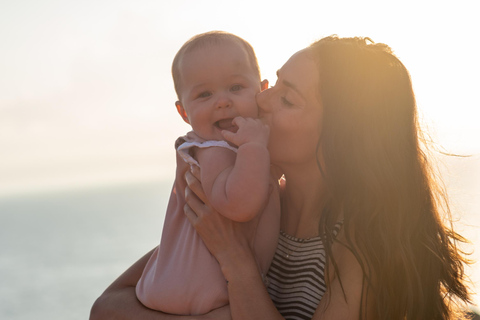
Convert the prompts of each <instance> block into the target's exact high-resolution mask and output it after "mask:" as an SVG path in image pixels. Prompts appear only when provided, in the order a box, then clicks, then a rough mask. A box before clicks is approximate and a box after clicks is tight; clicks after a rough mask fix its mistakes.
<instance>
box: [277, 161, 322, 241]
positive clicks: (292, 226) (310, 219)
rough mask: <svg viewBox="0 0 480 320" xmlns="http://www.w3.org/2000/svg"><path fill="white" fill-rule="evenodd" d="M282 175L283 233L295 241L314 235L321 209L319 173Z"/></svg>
mask: <svg viewBox="0 0 480 320" xmlns="http://www.w3.org/2000/svg"><path fill="white" fill-rule="evenodd" d="M302 171H303V172H285V180H286V182H285V186H284V188H283V190H282V194H281V204H282V219H281V227H282V229H283V231H284V232H286V233H287V234H290V235H292V236H295V237H297V238H311V237H314V236H317V235H318V224H319V222H320V215H321V212H322V211H323V208H324V206H325V185H324V180H323V178H322V176H321V174H320V171H319V170H318V169H317V170H313V171H312V170H309V171H308V172H305V171H304V170H302Z"/></svg>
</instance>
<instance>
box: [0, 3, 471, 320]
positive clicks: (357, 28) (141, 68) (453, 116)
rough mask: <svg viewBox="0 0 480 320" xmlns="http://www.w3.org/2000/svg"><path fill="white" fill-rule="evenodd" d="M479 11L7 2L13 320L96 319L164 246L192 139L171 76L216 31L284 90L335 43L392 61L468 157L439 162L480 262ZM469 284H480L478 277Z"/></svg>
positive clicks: (3, 187) (5, 153) (7, 246)
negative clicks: (167, 214)
mask: <svg viewBox="0 0 480 320" xmlns="http://www.w3.org/2000/svg"><path fill="white" fill-rule="evenodd" d="M476 2H477V1H475V0H465V1H464V0H460V1H456V2H452V1H409V0H405V1H401V2H400V1H370V0H366V1H353V0H352V1H304V0H298V1H294V2H292V1H283V0H276V1H252V0H244V1H241V2H235V3H230V2H228V3H227V2H225V1H221V0H203V1H193V0H177V1H163V0H161V1H158V0H156V1H150V0H137V1H130V0H117V1H113V0H96V1H93V0H84V1H69V0H39V1H32V0H17V1H8V2H7V1H2V2H0V241H1V243H3V244H4V245H3V246H2V249H1V251H0V252H1V254H0V278H1V279H2V286H1V287H0V318H2V319H16V320H17V319H31V318H35V319H86V318H87V317H88V314H89V310H90V307H91V305H92V303H93V302H94V300H95V298H96V297H97V296H98V295H100V294H101V292H102V291H103V290H104V289H105V288H106V286H107V285H108V284H109V283H111V282H112V281H113V280H114V279H115V278H116V277H117V276H118V275H119V274H120V273H121V272H122V271H123V270H125V269H126V268H127V267H128V266H130V265H131V264H132V263H133V262H134V261H135V260H137V259H138V258H140V257H141V256H142V255H143V254H144V253H146V252H147V251H148V250H150V249H151V248H153V247H154V246H155V245H156V244H157V243H158V241H159V239H160V234H161V228H162V223H163V214H164V211H165V207H166V203H167V201H168V196H169V193H170V189H171V184H172V182H173V178H174V167H175V166H174V150H173V142H174V140H175V138H176V137H177V136H179V135H181V134H183V133H185V132H186V131H188V130H189V128H188V127H187V125H186V124H184V123H183V121H182V119H181V118H180V117H179V116H178V115H177V113H176V110H175V108H174V102H175V100H176V96H175V92H174V89H173V84H172V81H171V75H170V67H171V61H172V60H173V57H174V55H175V53H176V52H177V50H178V49H179V48H180V46H181V45H182V44H183V43H184V42H185V41H186V40H188V39H189V38H190V37H191V36H193V35H195V34H197V33H201V32H205V31H210V30H225V31H228V32H232V33H235V34H237V35H239V36H241V37H243V38H244V39H246V40H247V41H249V42H250V43H251V44H252V46H253V47H254V48H255V50H256V53H257V57H258V60H259V64H260V67H261V71H262V76H263V77H264V78H267V79H269V80H270V81H271V82H272V83H274V82H275V79H276V76H275V72H276V70H277V69H278V68H280V67H281V66H282V65H283V63H284V62H285V61H286V60H287V59H288V58H289V57H290V56H291V55H292V54H293V53H294V52H296V51H298V50H299V49H302V48H304V47H306V46H307V45H309V44H310V43H311V42H313V41H315V40H317V39H319V38H321V37H323V36H328V35H331V34H338V35H339V36H368V37H370V38H371V39H373V40H374V41H375V42H384V43H387V44H388V45H390V46H391V47H392V48H393V50H394V52H395V53H396V55H397V56H398V57H399V58H400V59H401V60H402V61H403V63H404V64H405V65H406V67H407V68H408V69H409V71H410V73H411V76H412V80H413V84H414V89H415V93H416V97H417V102H418V107H419V110H420V113H421V119H422V125H423V127H424V128H425V129H426V130H427V131H428V133H429V135H430V137H431V138H432V140H433V141H434V142H435V143H436V147H437V150H439V151H442V152H444V153H453V154H458V155H463V156H467V155H468V157H451V156H444V155H442V154H441V153H440V152H438V153H436V156H437V157H436V158H437V160H438V161H439V166H440V169H441V171H442V173H443V176H444V180H445V183H446V185H447V189H448V191H449V193H450V196H451V199H452V209H453V213H454V215H455V218H456V219H457V228H458V230H459V231H460V232H462V234H464V235H465V236H466V237H467V238H468V239H470V240H471V241H472V243H473V244H472V245H470V246H467V247H466V250H468V251H473V252H474V253H473V254H472V256H471V257H472V258H473V259H477V260H478V258H479V257H480V256H479V254H478V251H479V250H478V249H480V247H479V244H478V243H479V241H478V240H479V239H478V236H477V234H478V231H479V226H480V217H479V215H478V212H479V209H480V200H479V199H480V126H479V125H478V119H479V117H478V116H479V113H480V111H479V110H480V100H479V96H478V89H479V87H480V80H479V74H480V60H479V59H478V52H479V49H480V44H479V41H478V37H479V36H478V31H479V30H480V19H478V9H477V4H476ZM467 273H468V274H469V275H470V276H471V278H472V281H473V282H474V283H475V282H478V281H480V267H479V266H478V265H474V266H473V267H472V268H469V269H467ZM474 291H475V292H476V289H474ZM475 302H476V303H478V302H480V298H479V297H478V296H477V295H475Z"/></svg>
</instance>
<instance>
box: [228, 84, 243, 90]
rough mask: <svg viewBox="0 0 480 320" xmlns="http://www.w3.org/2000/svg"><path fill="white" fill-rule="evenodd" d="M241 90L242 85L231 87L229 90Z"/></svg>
mask: <svg viewBox="0 0 480 320" xmlns="http://www.w3.org/2000/svg"><path fill="white" fill-rule="evenodd" d="M242 88H243V87H242V85H240V84H236V85H233V86H232V87H231V88H230V90H231V91H239V90H241V89H242Z"/></svg>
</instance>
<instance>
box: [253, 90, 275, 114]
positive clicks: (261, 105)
mask: <svg viewBox="0 0 480 320" xmlns="http://www.w3.org/2000/svg"><path fill="white" fill-rule="evenodd" d="M270 90H271V89H265V90H263V91H262V92H259V93H257V95H256V99H257V105H258V109H259V111H260V112H270V111H271V109H272V108H271V105H270V100H269V96H270Z"/></svg>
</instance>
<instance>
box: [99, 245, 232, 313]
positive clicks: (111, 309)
mask: <svg viewBox="0 0 480 320" xmlns="http://www.w3.org/2000/svg"><path fill="white" fill-rule="evenodd" d="M152 253H153V250H152V251H150V252H149V253H147V254H146V255H145V256H143V257H142V258H141V259H140V260H138V261H137V262H136V263H134V264H133V265H132V266H131V267H130V268H129V269H127V271H125V272H124V273H123V274H122V275H121V276H120V277H118V278H117V279H116V280H115V281H114V282H113V283H112V284H111V285H110V286H109V287H108V288H107V289H106V290H105V292H103V293H102V295H101V296H100V297H99V298H98V299H97V300H96V301H95V303H94V304H93V307H92V310H91V313H90V320H107V319H108V320H133V319H139V320H140V319H141V320H150V319H151V320H181V319H191V320H193V319H199V320H200V319H203V320H207V319H222V320H223V319H225V320H227V319H230V311H229V308H228V306H227V307H223V308H220V309H217V310H214V311H212V312H211V313H209V314H207V315H203V316H176V315H170V314H165V313H162V312H159V311H155V310H152V309H148V308H146V307H145V306H144V305H143V304H141V303H140V301H138V299H137V295H136V293H135V286H136V285H137V282H138V280H139V279H140V276H141V275H142V272H143V269H144V268H145V265H146V264H147V262H148V259H149V258H150V256H151V255H152Z"/></svg>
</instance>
